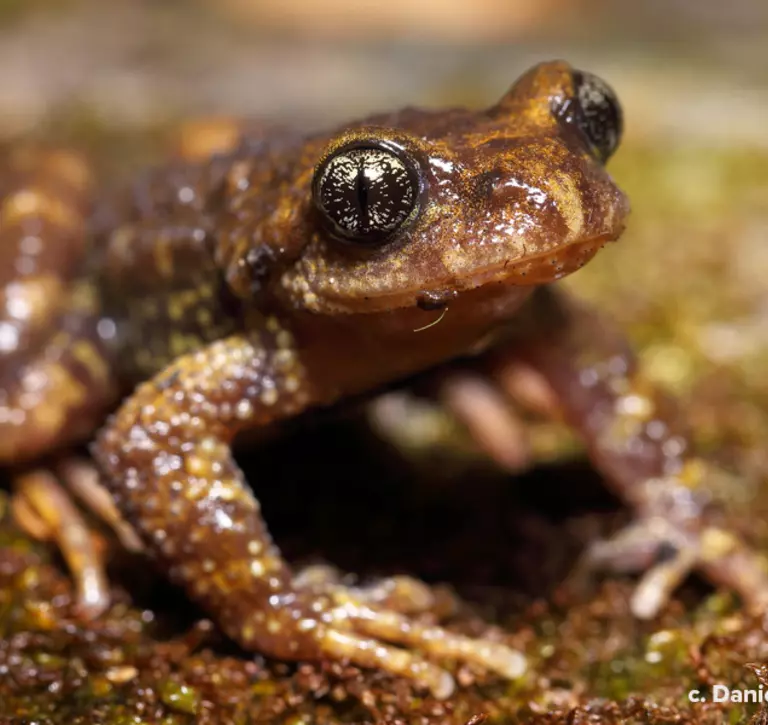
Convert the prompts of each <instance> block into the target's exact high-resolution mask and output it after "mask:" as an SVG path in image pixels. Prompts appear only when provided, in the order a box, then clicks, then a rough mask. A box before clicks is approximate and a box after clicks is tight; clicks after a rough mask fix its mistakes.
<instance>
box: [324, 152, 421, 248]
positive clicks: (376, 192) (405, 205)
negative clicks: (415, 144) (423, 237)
mask: <svg viewBox="0 0 768 725" xmlns="http://www.w3.org/2000/svg"><path fill="white" fill-rule="evenodd" d="M312 193H313V197H314V202H315V206H316V207H317V208H318V209H319V210H320V213H321V214H322V216H323V218H324V219H325V221H326V222H327V223H328V226H329V228H330V231H331V232H332V233H333V234H334V236H337V237H339V238H341V239H343V240H345V241H349V242H353V243H357V244H362V245H375V244H381V243H383V242H385V241H387V240H388V239H390V238H391V237H392V236H394V235H395V234H397V232H399V231H401V230H402V229H403V228H404V227H406V226H407V225H408V224H409V223H410V222H411V221H412V220H413V219H414V218H415V216H416V214H417V213H418V207H419V173H418V169H417V164H416V162H415V161H414V160H413V159H412V158H411V157H410V156H409V155H408V154H407V152H406V151H405V150H404V149H402V148H400V147H399V146H396V145H395V144H390V143H387V142H375V141H372V142H368V143H366V142H362V143H360V142H358V143H355V144H354V145H350V146H345V147H342V148H340V149H339V150H337V151H335V152H334V153H333V154H331V155H330V156H329V157H328V158H327V159H325V160H324V161H323V162H322V163H321V164H320V166H319V167H318V168H317V170H316V171H315V178H314V182H313V187H312Z"/></svg>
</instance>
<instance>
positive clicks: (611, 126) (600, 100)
mask: <svg viewBox="0 0 768 725" xmlns="http://www.w3.org/2000/svg"><path fill="white" fill-rule="evenodd" d="M573 86H574V92H575V96H574V98H572V99H569V100H568V101H566V102H564V103H562V105H561V106H560V108H559V109H556V113H557V114H558V116H559V117H560V118H561V120H562V121H564V122H566V123H571V124H573V125H574V126H576V128H578V129H579V131H581V133H582V134H583V136H584V137H585V139H586V140H587V143H588V144H589V147H590V150H591V151H592V154H593V155H594V156H595V157H596V158H597V159H598V160H599V161H601V162H602V163H605V162H606V161H607V160H608V159H609V158H610V157H611V155H612V154H613V152H614V151H616V149H617V147H618V145H619V141H620V140H621V133H622V129H623V119H622V112H621V105H620V104H619V99H618V97H617V96H616V93H615V92H614V90H613V89H612V88H611V87H610V86H609V85H608V84H607V83H606V82H605V81H604V80H602V79H601V78H598V77H597V76H595V75H592V74H591V73H586V72H584V71H574V73H573Z"/></svg>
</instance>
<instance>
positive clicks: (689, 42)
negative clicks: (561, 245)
mask: <svg viewBox="0 0 768 725" xmlns="http://www.w3.org/2000/svg"><path fill="white" fill-rule="evenodd" d="M767 44H768V4H766V3H765V2H764V1H763V0H729V2H727V3H724V2H721V1H720V0H645V1H644V2H632V1H631V0H535V1H534V0H472V1H471V2H466V1H461V0H419V1H418V2H415V1H414V0H387V2H373V1H372V0H111V1H109V2H104V1H103V0H101V1H100V0H0V134H4V135H16V134H18V133H26V132H28V131H29V130H30V129H33V128H34V127H36V126H37V125H38V124H40V123H43V122H46V121H47V120H49V119H50V118H51V117H54V118H56V119H57V122H58V123H61V120H60V118H61V117H62V116H65V117H68V118H69V119H70V120H72V119H75V118H77V119H79V120H80V122H81V123H85V122H86V121H88V122H89V123H92V124H94V123H96V122H100V123H104V124H109V126H110V127H112V128H127V129H136V128H139V129H146V128H148V127H153V126H155V125H157V124H159V123H166V122H167V121H168V120H169V119H170V118H174V117H186V116H189V115H190V114H201V113H207V114H210V113H215V114H228V113H235V114H247V115H257V116H268V117H270V118H274V119H286V118H287V119H290V120H292V121H298V122H301V123H312V124H321V123H326V122H332V121H335V120H338V119H342V118H345V117H347V116H349V115H354V114H357V113H360V112H367V111H370V110H372V109H389V108H391V107H398V106H402V105H405V104H407V103H419V104H422V105H435V104H441V103H449V102H457V103H458V102H461V103H464V102H466V103H488V102H490V101H492V100H493V99H494V98H495V97H496V96H498V95H499V94H500V93H501V92H502V91H503V90H504V88H505V87H506V86H508V85H509V84H510V83H511V82H512V80H513V79H514V78H515V77H516V76H517V74H519V73H520V72H522V71H523V70H524V69H525V68H526V67H527V66H528V65H529V64H530V63H532V62H534V61H537V60H542V59H549V58H553V57H564V58H566V59H567V60H570V61H571V62H573V63H575V64H577V65H578V64H580V65H583V66H585V67H587V68H589V69H590V70H593V71H595V72H597V73H601V74H603V75H605V76H606V77H607V78H608V80H609V81H610V82H611V83H613V84H614V85H615V86H616V87H617V88H618V90H619V92H620V95H621V97H622V98H623V101H624V104H625V106H626V110H627V119H628V134H629V136H630V138H632V137H641V136H648V135H653V136H656V135H658V134H665V135H674V136H676V137H677V138H678V139H685V140H688V141H691V140H706V142H707V143H718V144H720V143H733V142H734V141H739V142H744V143H750V144H761V145H765V144H768V134H767V133H766V130H765V119H766V113H765V111H766V108H768V53H766V51H765V48H766V45H767Z"/></svg>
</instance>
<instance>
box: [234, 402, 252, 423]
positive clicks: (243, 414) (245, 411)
mask: <svg viewBox="0 0 768 725" xmlns="http://www.w3.org/2000/svg"><path fill="white" fill-rule="evenodd" d="M235 415H236V416H237V417H238V418H240V419H241V420H247V419H248V418H250V417H251V416H252V415H253V403H251V401H250V400H241V401H240V402H238V403H237V405H236V406H235Z"/></svg>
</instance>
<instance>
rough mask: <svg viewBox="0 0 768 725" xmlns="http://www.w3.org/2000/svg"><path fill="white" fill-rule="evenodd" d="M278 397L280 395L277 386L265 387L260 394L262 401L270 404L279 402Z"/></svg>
mask: <svg viewBox="0 0 768 725" xmlns="http://www.w3.org/2000/svg"><path fill="white" fill-rule="evenodd" d="M278 397H279V396H278V392H277V389H276V388H264V390H262V391H261V395H259V399H260V400H261V402H262V403H263V404H264V405H268V406H271V405H274V404H275V403H277V399H278Z"/></svg>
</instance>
